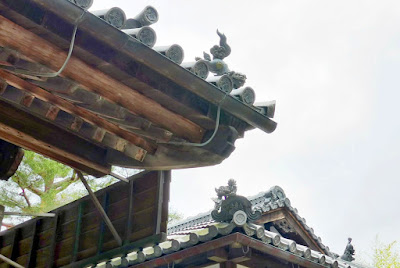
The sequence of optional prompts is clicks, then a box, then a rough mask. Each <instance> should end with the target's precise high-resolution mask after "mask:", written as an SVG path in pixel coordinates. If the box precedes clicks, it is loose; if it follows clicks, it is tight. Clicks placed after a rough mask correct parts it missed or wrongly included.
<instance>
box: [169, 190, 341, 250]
mask: <svg viewBox="0 0 400 268" xmlns="http://www.w3.org/2000/svg"><path fill="white" fill-rule="evenodd" d="M248 199H249V200H250V202H251V204H252V205H253V209H261V210H262V212H263V214H266V213H268V212H269V211H272V210H275V209H278V208H283V207H286V208H287V209H288V210H289V211H290V212H291V213H292V214H293V216H294V217H295V218H296V219H297V221H298V222H299V223H300V224H301V225H302V226H303V228H304V229H305V230H306V231H307V232H308V233H309V235H310V236H311V237H312V238H313V240H314V241H315V242H316V243H317V244H318V246H319V247H320V248H321V249H322V250H323V251H324V252H325V254H327V255H328V256H332V257H333V256H334V254H333V253H332V252H330V250H329V247H328V246H325V245H324V244H323V243H322V240H321V237H319V236H317V235H316V234H315V233H314V229H313V228H311V227H310V226H308V225H307V224H306V219H304V218H303V217H301V216H300V215H299V213H298V210H297V209H296V208H294V207H292V205H291V203H290V200H289V198H287V197H286V194H285V192H284V191H283V189H282V188H281V187H279V186H274V187H272V188H271V189H269V190H268V191H266V192H261V193H259V194H257V195H254V196H250V197H248ZM212 222H214V220H213V219H212V218H211V210H210V211H208V212H205V213H201V214H198V215H196V216H194V217H190V218H187V219H185V220H183V221H180V222H177V223H176V224H173V225H171V226H170V227H168V234H176V233H181V232H185V231H187V230H191V229H192V228H196V227H198V226H202V225H207V224H208V223H212Z"/></svg>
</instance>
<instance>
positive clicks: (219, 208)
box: [211, 179, 261, 223]
mask: <svg viewBox="0 0 400 268" xmlns="http://www.w3.org/2000/svg"><path fill="white" fill-rule="evenodd" d="M215 191H216V193H217V198H213V201H214V202H215V208H214V210H213V211H212V212H211V217H212V218H213V219H214V220H215V221H217V222H231V221H235V222H236V221H237V220H240V221H241V222H243V223H245V222H247V221H249V222H253V221H255V220H257V219H259V218H260V217H261V211H260V210H255V211H253V209H252V205H251V202H250V201H249V200H248V199H247V198H246V197H244V196H241V195H237V194H236V191H237V186H236V181H235V180H233V179H230V180H229V181H228V186H221V187H219V188H216V189H215ZM236 217H237V218H238V219H235V218H236Z"/></svg>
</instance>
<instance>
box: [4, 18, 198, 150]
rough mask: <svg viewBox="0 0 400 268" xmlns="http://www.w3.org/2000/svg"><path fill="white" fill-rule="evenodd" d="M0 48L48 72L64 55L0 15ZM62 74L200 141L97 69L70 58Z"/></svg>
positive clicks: (184, 123) (182, 123) (192, 128)
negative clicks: (26, 58)
mask: <svg viewBox="0 0 400 268" xmlns="http://www.w3.org/2000/svg"><path fill="white" fill-rule="evenodd" d="M0 27H1V29H2V31H1V32H0V45H2V46H6V47H11V48H13V49H15V50H17V51H19V52H20V53H22V54H23V55H26V56H28V57H29V58H32V59H33V60H35V61H37V62H38V63H41V64H44V65H45V66H48V67H50V68H51V69H55V70H57V69H59V68H60V66H62V65H63V64H64V62H65V59H66V57H67V54H66V52H64V51H63V50H61V49H59V48H58V47H57V46H55V45H53V44H51V43H50V42H48V41H46V40H44V39H42V38H40V37H38V36H37V35H35V34H33V33H31V32H30V31H28V30H26V29H24V28H22V27H20V26H19V25H17V24H15V23H13V22H11V21H10V20H8V19H6V18H5V17H3V16H0ZM63 75H64V76H65V77H67V78H69V79H71V80H74V81H76V82H78V83H80V84H81V85H83V87H84V88H86V89H88V90H90V91H92V92H96V93H97V94H99V95H101V96H103V97H104V98H105V99H107V100H109V101H111V102H114V103H117V104H119V105H121V106H123V107H125V108H126V109H128V110H129V111H132V112H133V113H135V114H138V115H141V116H143V117H145V118H147V119H149V120H150V121H152V122H154V123H156V124H158V125H160V126H162V127H164V128H166V129H168V130H170V131H171V132H173V133H175V134H177V135H178V136H181V137H184V138H186V139H188V140H190V141H192V142H200V141H201V140H202V137H203V134H204V129H202V128H201V127H200V126H198V125H196V124H195V123H193V122H191V121H189V120H187V119H186V118H184V117H183V116H180V115H178V114H175V113H173V112H171V111H170V110H167V109H165V108H164V107H162V106H161V105H160V104H159V103H157V102H155V101H153V100H151V99H150V98H148V97H145V96H143V95H142V94H140V93H138V92H137V91H136V90H134V89H132V88H130V87H128V86H126V85H124V84H122V83H121V82H119V81H117V80H115V79H113V78H111V77H110V76H108V75H106V74H104V73H102V72H100V71H99V70H97V69H95V68H93V67H91V66H89V65H88V64H86V63H84V62H83V61H81V60H80V59H78V58H76V57H74V56H72V57H71V59H70V60H69V62H68V65H67V66H66V68H65V70H64V71H63Z"/></svg>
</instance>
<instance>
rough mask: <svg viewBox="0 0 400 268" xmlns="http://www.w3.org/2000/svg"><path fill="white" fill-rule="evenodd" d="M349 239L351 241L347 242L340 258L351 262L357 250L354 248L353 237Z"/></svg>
mask: <svg viewBox="0 0 400 268" xmlns="http://www.w3.org/2000/svg"><path fill="white" fill-rule="evenodd" d="M348 241H349V242H348V243H347V246H346V249H345V250H344V254H343V255H342V257H340V258H341V259H342V260H345V261H348V262H351V261H354V257H353V255H354V253H355V250H354V247H353V245H352V244H351V241H352V239H351V238H350V237H349V238H348Z"/></svg>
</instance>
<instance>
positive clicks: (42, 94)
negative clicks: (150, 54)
mask: <svg viewBox="0 0 400 268" xmlns="http://www.w3.org/2000/svg"><path fill="white" fill-rule="evenodd" d="M0 77H1V78H2V79H4V80H5V81H6V82H7V83H8V84H10V85H12V86H14V87H16V88H18V89H20V90H24V91H26V92H29V93H30V94H32V95H33V96H35V97H37V98H39V99H41V100H43V101H46V102H50V103H52V104H53V105H56V106H57V107H58V108H60V109H62V110H64V111H66V112H68V113H70V114H73V115H76V116H79V117H80V118H82V119H83V120H85V121H87V122H89V123H92V124H95V125H97V126H100V127H101V128H104V129H105V130H107V131H109V132H110V133H113V134H115V135H117V136H119V137H121V138H123V139H126V140H127V141H129V142H131V143H133V144H135V145H136V146H138V147H140V148H143V149H144V150H143V149H140V148H138V155H137V157H136V158H135V159H136V160H139V161H141V160H143V158H144V155H145V154H146V151H148V152H150V153H153V152H154V151H155V146H154V145H152V144H149V143H148V142H147V141H145V140H144V139H142V138H140V137H138V136H136V135H135V134H132V133H130V132H128V131H125V130H123V129H121V128H119V127H118V126H117V125H115V124H112V123H110V122H108V121H107V120H104V119H103V118H101V117H99V116H97V115H96V114H94V113H92V112H89V111H87V110H85V109H83V108H81V107H78V106H76V105H73V104H71V103H70V102H68V101H66V100H64V99H62V98H60V97H58V96H55V95H53V94H51V93H49V92H47V91H46V90H44V89H42V88H40V87H38V86H35V85H33V84H31V83H29V82H27V81H25V80H23V79H21V78H19V77H17V76H15V75H13V74H10V73H8V72H7V71H3V70H0ZM30 103H31V102H30ZM103 136H104V135H103Z"/></svg>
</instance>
